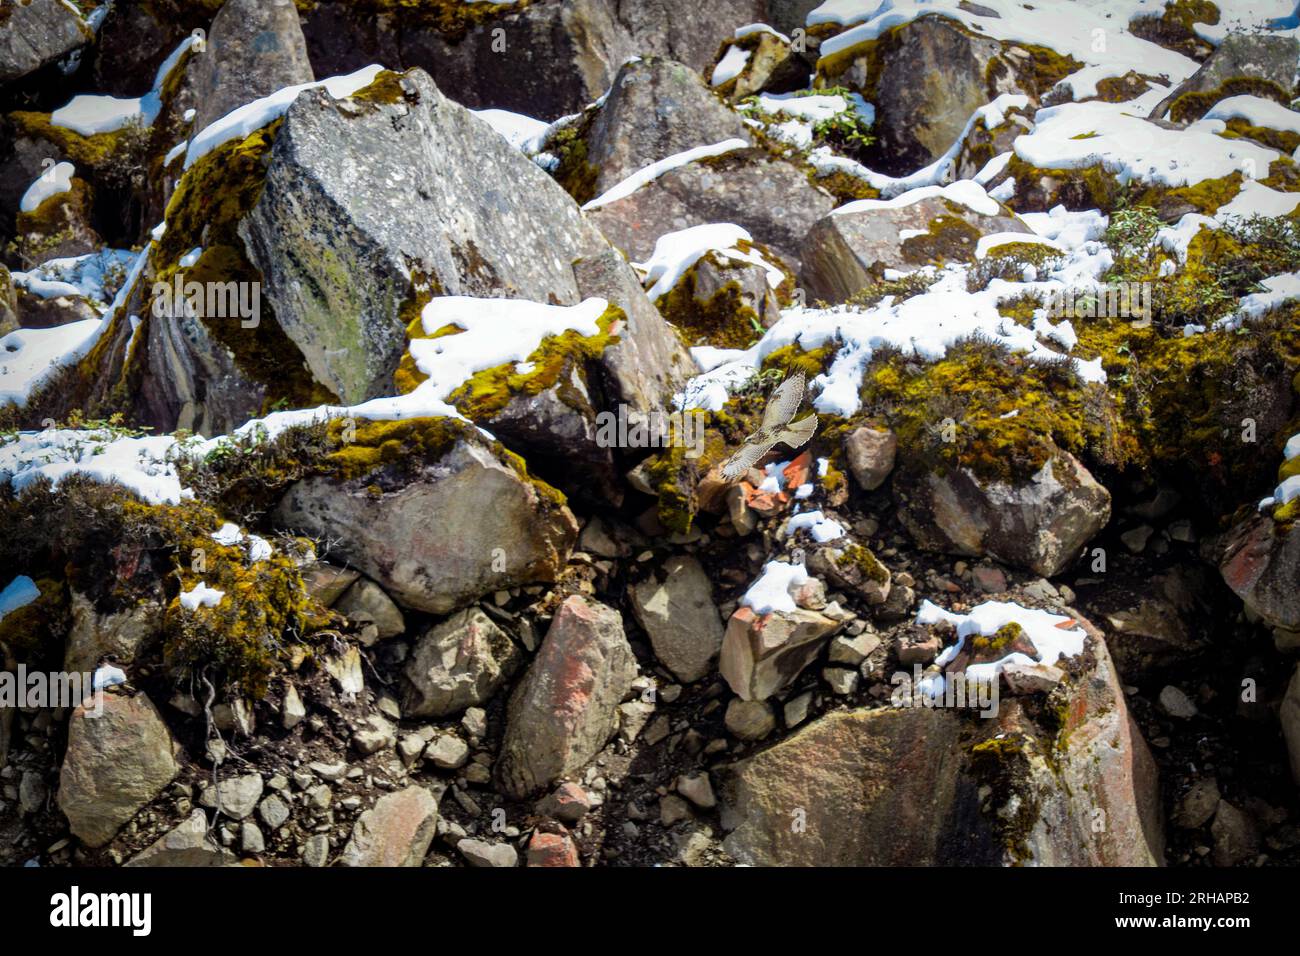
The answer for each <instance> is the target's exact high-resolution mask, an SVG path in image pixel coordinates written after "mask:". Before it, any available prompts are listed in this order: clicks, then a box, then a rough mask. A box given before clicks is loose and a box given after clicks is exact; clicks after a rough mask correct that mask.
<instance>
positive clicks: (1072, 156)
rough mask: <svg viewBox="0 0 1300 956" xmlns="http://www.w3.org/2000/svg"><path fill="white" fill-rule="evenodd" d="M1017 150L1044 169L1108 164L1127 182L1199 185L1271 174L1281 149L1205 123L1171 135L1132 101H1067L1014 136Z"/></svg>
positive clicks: (1049, 108) (1111, 169) (1119, 179)
mask: <svg viewBox="0 0 1300 956" xmlns="http://www.w3.org/2000/svg"><path fill="white" fill-rule="evenodd" d="M1013 149H1014V150H1015V153H1016V155H1017V156H1019V157H1020V158H1021V159H1022V160H1024V161H1025V162H1027V163H1029V164H1031V165H1033V166H1037V167H1040V168H1043V169H1082V168H1085V167H1089V166H1103V167H1104V168H1105V169H1106V170H1107V171H1108V172H1110V173H1112V174H1114V175H1115V177H1116V179H1117V180H1118V182H1120V183H1121V184H1123V183H1128V182H1133V181H1137V182H1142V183H1151V184H1155V185H1162V186H1194V185H1196V184H1197V183H1200V182H1204V181H1205V180H1207V179H1221V178H1223V177H1224V176H1229V175H1231V174H1232V173H1235V172H1241V173H1243V174H1244V175H1245V176H1246V177H1247V178H1255V176H1256V175H1258V176H1267V175H1268V166H1269V163H1271V162H1272V161H1273V160H1275V159H1277V158H1278V156H1279V153H1278V152H1277V151H1276V150H1271V149H1265V148H1264V147H1263V146H1257V145H1256V144H1254V143H1251V142H1248V141H1246V140H1242V139H1224V138H1223V137H1222V136H1219V135H1217V134H1216V133H1215V132H1212V131H1211V130H1210V129H1208V128H1207V127H1206V125H1205V123H1204V121H1201V122H1200V123H1193V124H1192V125H1191V126H1189V127H1187V128H1186V129H1182V130H1175V129H1165V128H1163V127H1161V126H1157V125H1155V124H1154V123H1148V122H1147V121H1146V119H1145V118H1144V117H1143V116H1141V115H1138V114H1137V112H1135V111H1134V109H1133V106H1132V104H1129V103H1102V102H1096V101H1094V102H1089V103H1063V104H1062V105H1060V106H1051V107H1048V108H1046V109H1041V110H1039V111H1038V113H1037V114H1036V116H1035V126H1034V129H1033V130H1032V131H1031V132H1029V133H1026V134H1024V135H1022V136H1019V137H1017V138H1016V140H1015V143H1014V144H1013Z"/></svg>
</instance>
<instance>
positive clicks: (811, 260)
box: [800, 196, 1029, 303]
mask: <svg viewBox="0 0 1300 956" xmlns="http://www.w3.org/2000/svg"><path fill="white" fill-rule="evenodd" d="M998 232H1022V233H1028V232H1029V227H1028V226H1026V225H1025V224H1024V223H1023V222H1021V220H1020V219H1019V218H1018V217H1016V216H1013V215H1010V214H1006V215H1003V214H998V215H994V216H986V215H981V214H980V213H978V212H975V211H974V210H973V209H971V208H970V207H968V206H965V205H963V204H961V203H958V202H954V201H952V200H950V199H946V198H944V197H942V196H931V197H928V198H925V199H920V200H918V201H916V202H912V203H908V204H907V205H904V206H889V205H879V206H877V205H872V204H870V201H868V203H867V204H866V205H864V206H856V205H853V206H846V207H844V208H843V209H837V210H835V211H834V212H832V213H831V214H830V215H828V216H826V217H825V218H823V219H821V220H820V221H819V222H818V223H817V224H816V225H814V226H813V228H812V229H810V230H809V232H808V234H807V237H806V238H805V239H804V240H803V245H802V249H801V259H802V263H803V269H802V272H801V274H800V278H801V280H802V283H803V286H804V288H805V289H807V291H808V294H809V295H810V296H813V297H815V298H819V299H825V300H826V301H827V302H832V303H836V302H843V301H845V300H846V299H848V298H849V297H850V296H852V295H853V294H854V293H856V292H858V291H860V290H861V289H862V288H863V287H864V286H866V285H869V284H870V283H871V282H873V281H877V280H879V279H880V278H881V276H882V275H883V273H884V270H886V269H900V270H904V271H911V270H913V269H918V268H920V267H922V266H926V265H943V264H944V263H948V262H973V261H974V260H975V248H976V246H977V244H978V243H979V239H980V237H981V236H983V235H988V234H992V233H998Z"/></svg>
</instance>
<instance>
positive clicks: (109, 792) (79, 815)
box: [58, 693, 180, 847]
mask: <svg viewBox="0 0 1300 956" xmlns="http://www.w3.org/2000/svg"><path fill="white" fill-rule="evenodd" d="M176 755H177V746H176V742H175V741H174V740H172V735H171V732H170V731H168V729H167V725H166V724H164V723H163V720H162V717H160V716H159V714H158V710H157V708H155V707H154V705H153V703H152V702H151V701H150V700H149V698H148V697H146V696H145V695H144V694H143V693H137V694H135V695H134V696H126V695H125V694H116V693H110V694H105V695H104V697H103V713H102V714H97V713H96V708H95V706H94V704H93V703H92V704H91V707H90V708H89V709H88V708H87V707H85V706H84V705H83V706H79V707H77V708H76V709H75V710H74V711H73V712H72V717H71V718H70V719H69V721H68V749H67V753H66V754H65V755H64V757H63V768H62V770H61V772H60V775H59V798H58V799H59V809H61V810H62V811H63V813H64V815H65V816H66V817H67V818H68V828H69V829H70V830H71V831H72V833H73V835H74V836H75V837H77V839H79V840H80V841H81V842H82V843H84V844H85V845H86V846H89V847H101V846H103V845H104V844H106V843H108V842H109V841H110V840H112V839H113V837H114V836H115V835H116V834H117V831H118V830H120V829H121V828H122V825H123V824H125V823H126V822H127V821H128V820H130V819H131V818H132V817H133V816H135V815H136V813H137V811H139V810H140V809H141V808H142V807H143V806H145V804H147V803H149V802H150V801H151V800H153V799H154V797H156V796H158V794H159V793H161V792H162V789H163V787H165V786H167V784H169V783H171V782H172V780H173V778H175V776H176V774H177V773H179V772H180V765H179V764H178V763H177V762H176Z"/></svg>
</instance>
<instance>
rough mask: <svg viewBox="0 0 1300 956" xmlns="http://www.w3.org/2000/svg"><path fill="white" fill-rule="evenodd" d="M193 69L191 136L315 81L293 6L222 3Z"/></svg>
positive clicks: (260, 0)
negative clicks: (258, 102)
mask: <svg viewBox="0 0 1300 956" xmlns="http://www.w3.org/2000/svg"><path fill="white" fill-rule="evenodd" d="M193 64H194V65H193V67H192V73H193V76H192V80H191V82H192V83H193V87H194V91H195V102H196V104H197V106H196V109H197V110H198V113H197V114H196V115H195V117H194V125H193V127H192V128H193V129H194V131H195V132H198V131H200V130H203V129H205V128H206V127H207V126H209V125H210V124H211V123H214V122H216V121H217V120H219V119H221V117H223V116H225V115H226V114H227V113H229V112H231V111H232V110H235V109H238V108H239V107H241V106H243V105H244V104H245V103H251V102H253V100H256V99H260V98H261V97H263V96H268V95H270V94H271V93H274V92H275V91H276V90H281V89H284V88H285V87H286V86H296V85H298V84H299V83H310V82H311V81H312V80H313V79H315V77H314V76H313V75H312V70H311V61H310V60H308V58H307V41H306V40H305V39H303V35H302V27H301V26H299V25H298V10H297V8H296V7H295V6H294V4H292V3H275V2H271V3H267V2H265V0H226V2H225V3H224V4H222V6H221V9H220V10H219V11H217V15H216V16H215V17H214V18H213V20H212V26H211V28H210V29H209V30H208V35H207V49H206V50H205V51H204V52H203V53H202V54H199V55H197V56H196V57H195V58H194V60H193Z"/></svg>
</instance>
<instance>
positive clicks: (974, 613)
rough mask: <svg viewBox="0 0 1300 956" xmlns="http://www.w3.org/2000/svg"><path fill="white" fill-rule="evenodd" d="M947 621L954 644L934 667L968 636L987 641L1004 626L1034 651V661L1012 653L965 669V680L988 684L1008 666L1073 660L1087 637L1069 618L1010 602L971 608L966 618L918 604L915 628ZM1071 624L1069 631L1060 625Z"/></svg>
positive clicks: (951, 655) (954, 653)
mask: <svg viewBox="0 0 1300 956" xmlns="http://www.w3.org/2000/svg"><path fill="white" fill-rule="evenodd" d="M940 621H947V622H949V623H951V624H952V625H954V626H955V627H956V628H957V643H956V644H953V645H952V646H950V647H947V648H945V649H944V651H943V653H942V654H940V655H939V656H938V657H937V658H936V659H935V663H936V664H938V665H939V666H940V667H942V666H944V665H945V664H947V663H949V662H950V661H952V660H953V659H954V658H955V657H956V656H957V655H958V653H960V651H961V649H962V647H963V646H964V645H965V643H966V638H967V637H971V636H983V637H989V636H991V635H993V634H995V633H997V631H998V629H999V628H1001V627H1004V626H1005V625H1007V624H1019V625H1020V627H1021V628H1022V629H1023V630H1024V632H1025V636H1026V637H1028V638H1029V640H1030V642H1031V643H1032V644H1033V645H1034V649H1035V650H1037V651H1038V661H1035V660H1034V659H1033V658H1031V657H1030V656H1028V655H1027V654H1023V653H1020V652H1016V653H1013V654H1008V655H1007V656H1006V657H1003V658H1001V659H1000V660H997V661H992V662H989V663H985V664H972V665H971V666H970V667H968V668H967V669H966V677H967V680H975V681H980V682H985V681H990V680H993V679H995V678H996V677H997V675H998V674H1000V673H1001V672H1002V669H1003V668H1004V667H1006V666H1007V665H1008V664H1012V663H1016V664H1032V663H1043V664H1048V665H1051V664H1055V663H1056V662H1057V661H1059V660H1060V659H1061V658H1063V657H1076V656H1078V655H1079V654H1081V653H1083V646H1084V642H1085V639H1086V637H1087V634H1086V633H1085V632H1084V630H1083V628H1082V627H1080V626H1078V624H1077V622H1075V621H1074V619H1073V618H1071V617H1069V616H1067V615H1062V614H1052V613H1051V612H1049V611H1043V610H1038V609H1035V608H1026V607H1021V606H1020V605H1019V604H1016V603H1014V602H1011V601H985V602H984V603H983V604H979V605H976V606H975V607H973V608H971V611H970V613H969V614H955V613H953V612H952V611H946V610H944V609H943V608H941V607H939V606H938V605H936V604H934V603H932V602H930V601H922V602H921V607H920V609H919V610H918V611H917V613H916V623H917V624H938V623H939V622H940ZM1065 624H1073V625H1075V626H1073V627H1061V626H1060V625H1065Z"/></svg>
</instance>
